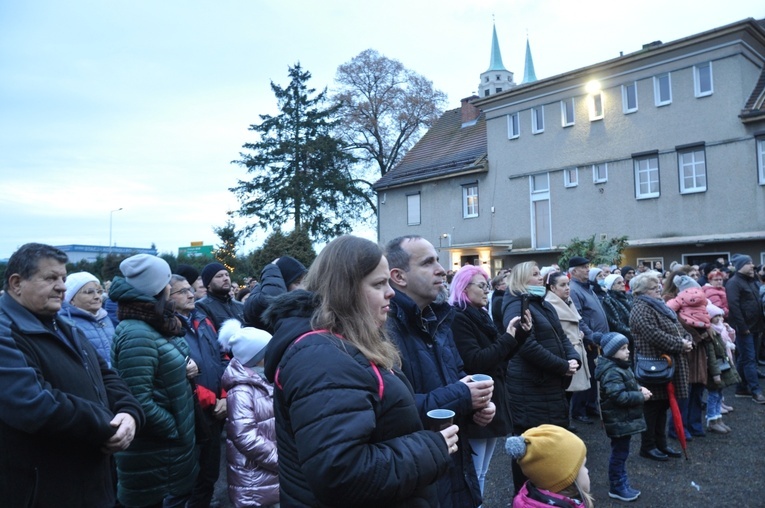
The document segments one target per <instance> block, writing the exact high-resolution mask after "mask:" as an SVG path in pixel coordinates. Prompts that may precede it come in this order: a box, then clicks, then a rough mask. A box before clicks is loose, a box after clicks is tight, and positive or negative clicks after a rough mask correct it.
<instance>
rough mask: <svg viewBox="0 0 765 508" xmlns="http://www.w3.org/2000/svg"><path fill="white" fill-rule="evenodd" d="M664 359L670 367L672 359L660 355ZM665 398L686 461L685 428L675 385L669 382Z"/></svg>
mask: <svg viewBox="0 0 765 508" xmlns="http://www.w3.org/2000/svg"><path fill="white" fill-rule="evenodd" d="M661 356H662V357H664V358H666V359H667V361H668V362H669V364H670V365H672V358H670V357H669V355H661ZM667 397H668V398H669V409H670V411H672V422H673V423H674V425H675V433H676V434H677V440H678V441H680V447H681V448H682V449H683V453H684V454H685V460H688V443H687V442H686V441H685V428H684V427H683V417H682V416H681V415H680V406H678V405H677V397H676V396H675V385H674V384H673V383H672V381H671V380H670V382H669V383H667Z"/></svg>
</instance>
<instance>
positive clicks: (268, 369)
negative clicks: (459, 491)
mask: <svg viewBox="0 0 765 508" xmlns="http://www.w3.org/2000/svg"><path fill="white" fill-rule="evenodd" d="M389 278H390V271H389V269H388V262H387V260H386V259H385V257H384V256H383V251H382V249H381V248H380V246H379V245H377V244H376V243H374V242H371V241H369V240H365V239H362V238H358V237H354V236H342V237H340V238H337V239H335V240H333V241H332V242H330V243H329V244H328V245H327V246H326V247H325V248H324V249H323V250H322V252H321V253H320V254H319V256H318V257H317V258H316V260H315V261H314V263H313V265H312V266H311V268H310V269H309V271H308V274H307V276H306V279H305V281H304V287H305V290H296V291H292V292H289V293H285V294H283V295H280V296H279V297H277V298H276V299H275V300H274V301H273V302H272V304H271V305H270V306H269V308H268V309H267V311H266V312H265V314H264V315H263V318H264V320H265V321H266V322H267V323H269V324H270V326H272V327H273V329H274V336H273V338H272V339H271V341H270V342H269V344H268V348H267V352H266V356H265V375H266V377H267V378H268V380H269V381H270V382H273V383H274V413H275V417H276V437H277V444H278V449H279V481H280V490H281V503H284V505H285V506H327V505H337V504H338V502H340V501H341V504H343V505H345V506H367V507H373V506H380V507H383V506H386V507H403V506H407V507H408V506H418V507H419V506H422V507H431V506H433V507H434V506H437V504H438V498H437V492H436V480H437V479H438V478H439V477H440V476H441V475H443V474H445V473H446V472H447V471H448V468H449V464H450V458H449V455H450V454H452V453H455V452H456V451H457V449H458V448H457V431H458V430H459V429H458V427H457V426H456V425H447V426H446V428H444V429H442V430H440V431H431V430H423V427H422V421H421V419H420V415H419V412H418V410H417V406H416V405H415V401H414V395H413V394H412V390H411V387H410V385H409V383H408V382H407V381H406V378H405V377H404V375H403V374H402V373H401V371H400V363H401V362H400V358H399V354H398V351H397V349H396V347H395V345H394V344H393V343H392V342H391V341H390V340H389V339H388V338H387V336H386V335H385V327H384V324H385V321H386V319H387V316H388V309H389V302H390V299H391V298H392V297H393V290H392V289H391V287H390V285H389V283H388V281H389Z"/></svg>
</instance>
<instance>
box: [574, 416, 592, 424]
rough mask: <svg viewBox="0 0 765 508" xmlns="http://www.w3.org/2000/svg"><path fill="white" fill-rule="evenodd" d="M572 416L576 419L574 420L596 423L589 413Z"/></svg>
mask: <svg viewBox="0 0 765 508" xmlns="http://www.w3.org/2000/svg"><path fill="white" fill-rule="evenodd" d="M571 418H572V419H574V420H576V421H578V422H581V423H586V424H587V425H591V424H593V423H595V420H593V419H592V418H590V417H589V416H587V415H583V416H572V417H571Z"/></svg>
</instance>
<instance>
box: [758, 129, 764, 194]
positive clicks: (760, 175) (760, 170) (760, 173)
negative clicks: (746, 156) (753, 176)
mask: <svg viewBox="0 0 765 508" xmlns="http://www.w3.org/2000/svg"><path fill="white" fill-rule="evenodd" d="M756 146H757V175H758V180H759V183H760V185H765V137H764V138H758V139H757V145H756Z"/></svg>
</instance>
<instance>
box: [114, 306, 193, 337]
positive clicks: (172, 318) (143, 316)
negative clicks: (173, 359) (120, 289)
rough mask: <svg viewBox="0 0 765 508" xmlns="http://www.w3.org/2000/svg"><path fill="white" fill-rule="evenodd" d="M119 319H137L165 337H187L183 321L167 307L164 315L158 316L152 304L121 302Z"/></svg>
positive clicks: (118, 308)
mask: <svg viewBox="0 0 765 508" xmlns="http://www.w3.org/2000/svg"><path fill="white" fill-rule="evenodd" d="M117 318H118V319H119V320H120V321H122V320H124V319H136V320H138V321H143V322H145V323H148V324H149V325H151V327H152V328H154V329H155V330H157V331H158V332H159V333H161V334H162V335H165V336H173V337H182V336H183V335H185V332H184V330H183V325H182V324H181V320H180V319H178V316H176V315H175V314H174V313H173V310H172V309H171V308H170V307H169V306H166V307H165V309H164V311H163V312H162V314H157V312H156V311H155V309H154V304H153V303H151V302H135V301H133V302H119V305H118V307H117Z"/></svg>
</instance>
